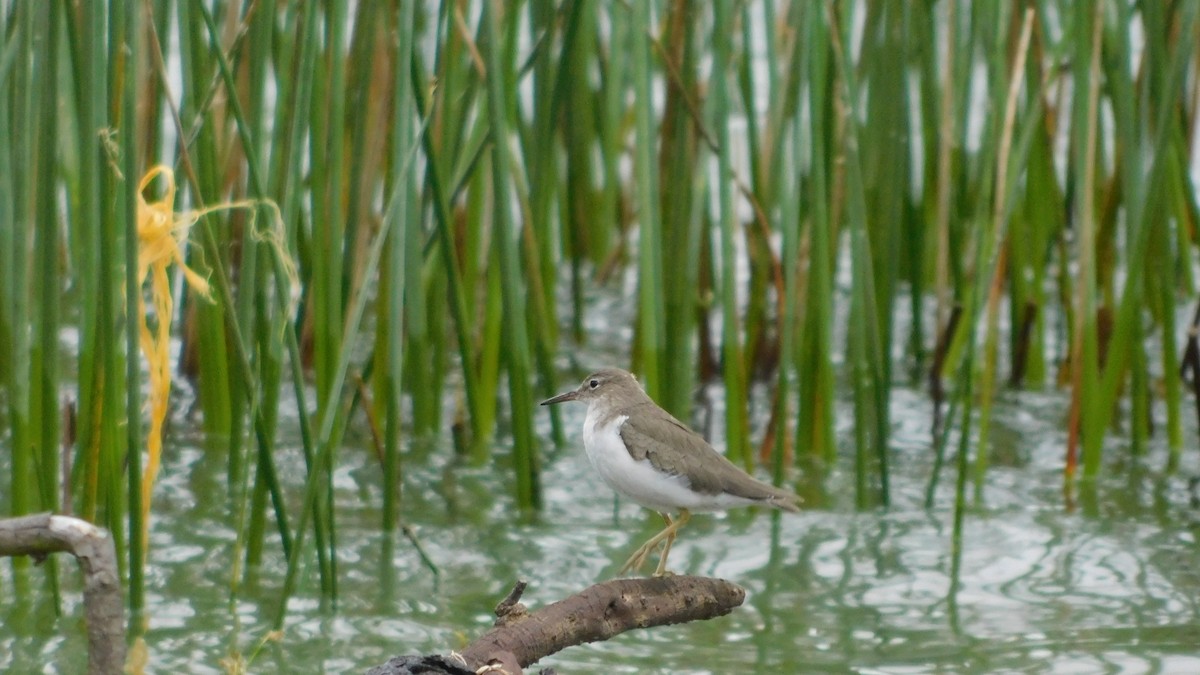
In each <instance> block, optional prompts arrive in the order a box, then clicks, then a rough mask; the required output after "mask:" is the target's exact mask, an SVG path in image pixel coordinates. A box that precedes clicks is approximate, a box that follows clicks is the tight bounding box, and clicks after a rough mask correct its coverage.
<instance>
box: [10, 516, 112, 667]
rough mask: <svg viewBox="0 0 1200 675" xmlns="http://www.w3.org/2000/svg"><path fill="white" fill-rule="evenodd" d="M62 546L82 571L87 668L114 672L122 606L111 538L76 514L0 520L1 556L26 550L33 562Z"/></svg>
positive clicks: (59, 549)
mask: <svg viewBox="0 0 1200 675" xmlns="http://www.w3.org/2000/svg"><path fill="white" fill-rule="evenodd" d="M58 551H66V552H68V553H70V554H72V555H74V556H75V558H76V559H77V560H78V561H79V567H80V569H81V570H82V571H83V604H84V611H85V613H86V616H87V626H88V672H89V673H92V674H93V675H110V674H111V675H119V674H120V673H122V672H123V671H124V667H125V605H124V601H123V600H122V596H121V580H120V576H119V575H118V572H117V552H116V548H115V547H114V546H113V540H112V537H110V536H108V532H107V531H105V530H104V529H102V528H99V527H96V526H95V525H93V524H91V523H89V522H87V521H86V520H80V519H78V518H72V517H70V516H56V515H51V514H49V513H40V514H38V515H34V516H22V517H20V518H11V519H8V520H0V556H16V555H28V556H33V558H34V559H35V560H37V561H39V562H40V561H41V560H44V559H45V557H46V555H47V554H49V553H55V552H58Z"/></svg>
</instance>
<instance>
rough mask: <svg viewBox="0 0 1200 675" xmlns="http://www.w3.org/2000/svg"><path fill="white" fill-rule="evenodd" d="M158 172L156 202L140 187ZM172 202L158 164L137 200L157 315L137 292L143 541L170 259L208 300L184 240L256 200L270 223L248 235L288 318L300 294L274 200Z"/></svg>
mask: <svg viewBox="0 0 1200 675" xmlns="http://www.w3.org/2000/svg"><path fill="white" fill-rule="evenodd" d="M159 176H162V178H163V181H164V182H165V183H166V188H165V189H164V190H163V195H162V197H161V198H160V199H158V200H157V201H153V202H147V201H146V198H145V196H144V195H143V192H144V191H145V189H146V187H147V186H149V185H150V183H151V182H153V181H154V179H155V178H158V177H159ZM174 204H175V172H174V171H172V170H171V168H170V167H168V166H165V165H162V164H160V165H158V166H155V167H153V168H151V169H150V170H149V171H147V172H146V174H145V175H144V176H142V180H141V182H140V183H138V204H137V231H138V270H137V274H138V283H139V285H140V284H144V283H145V282H146V276H147V274H149V275H151V276H150V297H151V299H152V301H153V302H154V315H155V319H156V325H155V327H154V329H153V330H152V329H151V327H150V323H149V316H148V315H147V313H146V303H145V301H144V299H143V298H142V297H141V296H139V297H138V317H139V319H138V320H139V323H140V325H139V327H138V334H139V340H138V341H139V343H140V345H141V350H142V355H143V356H144V357H145V359H146V367H147V370H148V371H149V373H150V394H149V398H148V400H147V406H148V407H149V409H150V430H149V432H148V433H147V436H146V450H147V455H148V459H147V461H146V467H145V471H144V472H143V473H142V534H143V539H142V541H147V539H146V535H147V534H148V532H149V523H150V495H151V492H152V491H153V489H154V481H155V479H156V478H157V477H158V470H159V468H160V466H161V465H162V429H163V422H165V421H166V417H167V404H168V402H169V399H170V396H171V358H170V346H171V345H170V337H171V323H172V320H173V319H174V311H175V305H174V302H173V300H172V298H171V284H170V279H169V277H168V276H167V267H168V266H169V265H171V264H172V263H176V264H178V265H179V267H180V268H181V269H182V270H183V275H184V278H185V279H187V283H188V285H189V286H191V287H192V288H193V289H194V290H195V291H196V293H197V295H199V296H200V297H203V298H205V299H207V300H210V301H211V300H212V295H211V292H210V288H209V284H208V281H207V280H205V278H204V277H202V276H200V275H199V274H198V273H196V271H195V270H193V269H191V268H190V267H188V266H187V264H186V263H185V262H184V259H183V251H182V249H181V247H182V246H183V244H184V243H185V242H186V241H187V240H188V233H189V232H190V231H191V228H192V226H193V225H195V224H196V222H197V221H199V220H200V218H202V217H203V216H205V215H208V214H209V213H212V212H214V211H223V210H229V209H243V208H254V207H256V206H258V205H260V204H263V205H266V206H268V207H270V209H271V212H272V214H273V223H272V224H271V226H269V227H267V228H264V230H263V231H258V230H257V229H255V230H254V231H253V235H254V236H255V238H256V239H258V240H259V241H263V242H265V243H266V244H267V245H269V246H270V247H271V248H272V249H274V250H275V253H276V255H277V256H278V257H279V260H280V261H281V262H282V265H283V271H284V275H285V276H286V277H287V281H288V285H289V287H290V297H289V298H287V299H286V303H287V304H286V307H287V310H286V312H287V317H291V316H293V314H294V312H295V307H296V303H297V300H298V298H299V292H298V288H299V285H300V281H299V278H298V275H297V274H296V267H295V263H294V262H293V261H292V259H291V256H289V255H288V252H287V244H286V243H285V241H284V235H283V218H282V215H281V214H280V212H279V206H278V205H276V204H275V203H274V202H272V201H270V200H262V201H258V200H249V199H246V200H241V201H236V202H227V203H224V204H216V205H213V206H209V207H207V208H204V209H200V210H197V211H181V212H178V213H177V212H175V211H174V210H173V209H174ZM252 220H253V217H252ZM251 227H253V226H251ZM285 323H286V321H285ZM148 548H149V547H148V546H147V548H146V549H144V550H148Z"/></svg>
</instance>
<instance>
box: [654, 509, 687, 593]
mask: <svg viewBox="0 0 1200 675" xmlns="http://www.w3.org/2000/svg"><path fill="white" fill-rule="evenodd" d="M691 517H692V514H691V513H690V512H689V511H688V510H687V509H680V510H679V517H678V518H676V519H675V522H671V520H670V519H669V518H668V519H667V529H665V530H663V532H664V533H666V535H667V539H666V543H665V544H663V552H662V555H661V556H659V558H658V568H657V569H655V570H654V576H656V577H661V576H663V575H664V574H667V555H668V554H669V553H670V552H671V544H674V543H675V534H676V533H677V532H679V528H681V527H683V526H684V525H685V524H687V521H688V520H690V519H691ZM664 518H665V516H664Z"/></svg>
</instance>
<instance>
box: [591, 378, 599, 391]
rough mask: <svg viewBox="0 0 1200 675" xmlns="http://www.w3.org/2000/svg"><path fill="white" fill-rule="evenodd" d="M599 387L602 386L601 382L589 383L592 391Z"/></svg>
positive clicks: (592, 381)
mask: <svg viewBox="0 0 1200 675" xmlns="http://www.w3.org/2000/svg"><path fill="white" fill-rule="evenodd" d="M599 386H600V380H591V381H589V382H588V387H589V388H591V389H595V388H596V387H599Z"/></svg>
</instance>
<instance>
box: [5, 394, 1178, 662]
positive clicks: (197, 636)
mask: <svg viewBox="0 0 1200 675" xmlns="http://www.w3.org/2000/svg"><path fill="white" fill-rule="evenodd" d="M1065 406H1066V400H1065V396H1064V395H1062V394H1059V393H1049V394H1046V393H1021V394H1008V395H1006V396H1004V397H1002V400H1001V401H1000V403H999V408H998V409H997V415H996V427H997V428H996V433H995V436H994V441H995V446H994V452H995V460H994V462H993V465H992V467H991V468H990V470H989V472H988V477H987V484H986V489H985V492H984V499H983V501H982V502H978V503H976V505H975V506H974V508H973V509H972V510H971V512H970V513H969V514H968V516H967V520H966V534H965V542H964V547H965V548H964V555H963V563H962V570H961V573H960V576H959V579H958V584H957V592H956V593H954V594H952V593H951V590H952V585H953V580H952V578H951V564H950V560H951V557H950V541H951V539H950V533H951V526H952V523H951V519H952V503H953V471H954V466H953V463H952V462H951V463H948V466H947V468H946V469H945V472H944V475H943V479H942V482H941V485H940V487H939V492H938V496H937V500H936V504H935V506H934V508H932V509H926V508H924V506H923V502H924V494H925V489H926V485H927V480H928V477H929V473H930V470H931V466H932V451H931V445H930V443H929V434H928V429H927V425H928V420H929V404H928V401H927V397H926V396H925V395H924V393H922V392H918V391H913V390H908V389H903V388H900V389H897V390H896V391H895V393H894V395H893V419H894V425H895V429H894V443H893V447H894V455H893V458H894V462H893V467H894V471H893V481H894V482H893V499H894V504H893V506H892V507H891V508H890V509H887V510H883V509H878V510H871V511H866V512H859V511H856V510H855V508H854V504H853V474H852V467H851V466H850V464H849V463H848V462H846V463H845V464H844V465H840V466H837V467H834V468H833V469H832V470H831V471H830V472H829V474H828V475H826V476H824V477H821V476H816V475H807V476H802V477H801V480H800V490H801V492H802V493H803V494H804V495H805V498H806V500H807V502H808V503H807V508H806V510H805V511H804V512H803V513H801V514H799V515H788V514H776V513H769V512H766V511H761V510H760V511H758V512H754V511H748V510H742V511H736V512H731V513H728V514H718V515H700V516H697V517H696V518H695V519H693V521H692V523H691V524H689V526H688V527H687V528H685V529H684V530H683V533H682V535H681V537H680V539H679V541H678V542H677V543H676V547H675V550H674V551H673V553H672V556H671V561H672V568H673V569H674V570H675V571H677V572H688V573H693V574H704V575H712V576H719V577H724V578H727V579H731V580H733V581H735V582H737V583H739V584H741V585H742V586H744V587H745V588H746V590H747V600H746V603H745V605H743V606H742V607H741V608H739V609H737V610H735V611H734V612H733V613H732V614H731V615H730V616H726V617H722V618H719V619H716V620H712V621H708V622H701V623H696V624H691V625H685V626H674V627H667V628H657V629H653V630H649V631H635V632H631V633H627V634H625V635H622V636H619V637H617V638H616V639H613V640H610V641H608V642H605V643H600V644H594V645H586V646H580V647H575V648H572V649H569V650H566V651H564V652H561V653H559V654H557V655H555V656H552V657H550V658H548V659H546V660H545V661H544V662H543V663H542V664H541V665H543V666H546V665H553V666H556V667H558V668H560V669H561V670H562V672H569V673H588V672H618V673H639V672H672V673H676V672H682V673H689V672H695V673H701V672H761V673H776V672H800V671H805V672H812V671H833V672H839V671H841V672H846V671H852V672H864V673H924V672H948V673H949V672H954V673H957V672H967V671H973V672H982V671H1021V672H1051V671H1052V672H1105V671H1111V672H1116V671H1120V672H1200V565H1197V562H1198V560H1200V559H1198V557H1197V530H1198V527H1200V510H1198V509H1197V508H1196V507H1195V506H1194V505H1193V504H1191V503H1190V499H1191V498H1190V493H1189V486H1188V479H1187V477H1188V476H1192V475H1196V474H1197V473H1198V472H1200V470H1198V467H1197V461H1196V456H1195V453H1194V452H1189V453H1187V454H1186V455H1185V462H1184V467H1183V469H1182V470H1181V471H1180V472H1179V474H1177V475H1174V476H1169V475H1163V474H1161V473H1159V469H1158V467H1161V466H1163V464H1164V457H1163V453H1164V452H1165V450H1163V449H1162V448H1161V447H1159V445H1156V446H1154V450H1153V451H1152V452H1151V454H1150V455H1148V456H1147V457H1146V458H1145V459H1144V461H1142V462H1141V463H1134V464H1129V463H1128V461H1127V460H1126V461H1124V462H1123V464H1124V466H1121V467H1116V466H1110V467H1109V470H1108V471H1107V473H1106V476H1107V477H1106V478H1105V479H1103V480H1102V481H1100V482H1099V483H1098V484H1097V485H1096V486H1095V487H1094V489H1091V490H1081V491H1080V492H1079V494H1078V496H1077V499H1075V500H1074V501H1075V502H1076V503H1074V504H1071V503H1068V501H1067V500H1066V498H1065V497H1064V494H1063V491H1062V477H1061V464H1062V452H1063V450H1062V449H1063V444H1064V438H1063V432H1062V426H1063V425H1062V423H1061V420H1062V414H1063V412H1064V410H1065ZM841 412H842V413H844V415H843V416H842V417H841V419H843V420H846V421H845V422H844V423H843V424H848V423H849V412H850V411H849V407H848V406H844V410H843V411H841ZM563 414H564V421H565V423H566V428H567V429H568V430H569V431H570V433H569V436H568V440H569V442H570V445H569V447H567V448H564V449H562V450H558V451H556V450H554V449H553V448H552V447H551V446H550V444H549V443H548V442H547V443H546V444H545V447H546V449H547V455H546V457H545V465H544V468H545V475H544V485H545V486H546V499H545V502H546V508H545V510H544V512H543V513H542V514H540V516H538V517H537V518H535V519H529V518H522V517H521V516H520V515H519V514H518V513H516V512H515V510H514V508H513V500H512V498H511V497H510V494H511V492H512V486H511V481H510V479H509V476H510V474H511V472H510V471H509V470H508V468H507V467H506V466H505V461H506V457H505V456H504V455H503V452H504V449H503V447H501V448H498V452H500V453H501V455H500V456H499V457H498V459H497V460H496V463H495V465H494V466H486V467H464V466H454V465H451V464H448V463H447V460H446V459H445V458H447V457H449V456H450V455H451V454H452V453H451V452H450V450H449V447H448V446H446V443H445V442H440V443H439V445H438V446H437V447H435V448H433V449H432V451H431V452H428V453H423V454H425V455H426V457H425V458H424V459H418V458H414V457H410V458H409V460H408V461H407V463H406V465H405V471H404V475H405V479H404V504H405V506H404V514H405V518H406V522H407V523H408V524H410V525H411V526H412V527H413V528H414V529H415V531H416V534H417V537H418V538H419V540H420V542H421V544H422V545H423V546H424V548H425V549H426V551H427V552H428V554H429V556H430V557H431V558H432V559H433V561H435V562H436V564H437V566H438V569H439V572H440V575H439V577H435V576H434V574H433V573H432V572H431V571H430V570H429V568H427V567H426V566H424V565H423V564H422V562H421V560H420V558H419V557H418V555H417V554H416V552H415V550H414V548H413V547H412V545H411V544H410V543H409V542H408V541H407V540H406V539H404V538H403V537H400V536H397V538H396V543H395V546H394V548H393V550H392V551H391V554H390V558H391V559H390V564H389V563H388V562H387V561H386V559H385V558H384V555H385V550H384V546H383V542H382V537H381V535H380V534H378V523H379V519H380V515H379V512H378V506H377V505H378V504H379V503H380V493H379V481H380V476H381V473H382V472H381V470H380V468H379V466H378V464H377V462H376V460H375V459H374V458H373V454H372V453H371V452H370V451H369V450H368V449H367V446H366V444H365V442H364V439H363V438H362V437H361V436H355V435H353V434H352V435H351V437H350V439H349V441H348V444H347V446H346V447H345V448H343V450H342V454H341V457H340V467H341V468H339V469H338V471H337V475H336V484H337V496H336V499H337V509H338V513H339V520H338V536H339V551H340V558H339V565H340V570H341V576H340V600H339V604H338V607H337V609H336V611H333V610H332V609H331V608H328V607H323V606H322V604H321V602H320V601H319V599H318V598H319V593H318V590H317V580H316V574H315V564H314V562H313V561H312V560H310V561H309V564H308V566H307V572H306V574H305V577H304V579H303V580H302V589H301V592H300V594H299V596H298V597H297V598H296V599H295V600H293V601H292V603H291V604H290V614H289V617H290V618H289V620H288V622H287V629H286V633H285V636H284V639H283V643H282V644H275V643H270V644H268V645H266V646H265V647H263V648H262V650H261V651H259V652H258V654H257V656H256V657H255V659H254V661H253V663H252V664H251V672H359V671H361V670H363V669H365V668H367V667H369V666H371V665H374V664H378V663H381V662H383V661H385V660H386V659H387V658H388V657H389V656H392V655H395V654H400V653H427V652H446V651H449V650H451V649H455V648H458V647H461V646H463V645H464V644H465V643H466V641H467V640H469V638H470V637H472V636H475V635H478V634H480V633H482V632H483V631H484V630H485V629H486V628H487V627H488V626H489V625H490V620H491V616H490V612H491V608H492V607H493V606H494V605H495V603H496V602H497V601H498V600H499V599H500V598H502V597H503V596H504V595H505V594H506V593H507V591H508V589H509V588H510V587H511V585H512V583H513V582H514V581H515V580H516V579H518V578H521V579H526V580H528V581H529V582H530V586H529V590H528V591H527V592H526V594H525V597H524V601H525V602H526V603H527V604H529V605H531V606H532V607H537V606H541V605H543V604H547V603H549V602H553V601H555V600H557V599H560V598H562V597H564V596H566V595H568V594H570V593H572V592H575V591H577V590H580V589H582V588H584V587H585V586H587V585H589V584H591V583H593V582H595V581H598V580H602V579H606V578H609V577H611V576H612V575H613V574H614V573H615V571H616V569H617V567H618V566H619V565H620V564H621V562H623V561H624V559H625V557H626V556H627V555H628V553H629V552H630V551H631V550H632V549H633V548H634V547H636V546H637V544H638V543H640V541H642V540H644V539H645V538H647V537H649V536H650V535H651V534H653V533H654V532H655V531H656V530H657V528H658V527H659V526H660V521H659V520H658V518H657V517H656V516H653V515H651V514H648V513H647V512H645V511H643V510H642V509H640V508H638V507H637V506H635V505H633V504H629V503H622V504H616V503H615V502H614V499H613V496H612V493H611V492H610V491H609V490H608V489H607V488H606V487H604V486H603V485H602V484H599V483H598V482H597V480H596V478H595V476H594V475H593V474H592V473H591V469H590V466H589V465H588V463H587V460H586V458H585V457H584V455H583V453H582V450H581V449H580V448H579V447H578V446H579V427H580V425H581V423H582V415H583V407H582V406H567V407H565V408H564V410H563ZM548 426H549V425H548V422H546V420H543V428H542V430H541V431H542V433H543V437H544V438H546V437H548ZM1188 437H1189V438H1195V429H1194V428H1192V429H1189V436H1188ZM202 441H203V439H202V438H200V437H199V436H198V431H196V429H195V428H194V427H189V426H188V423H187V421H186V420H185V419H183V418H180V419H177V420H176V426H175V427H174V432H173V436H172V442H171V443H170V444H169V447H168V452H167V456H166V461H165V466H164V469H163V473H162V477H161V479H160V482H159V484H158V487H157V488H156V491H155V502H154V513H155V515H154V520H153V526H152V531H151V538H152V548H151V559H152V564H151V566H150V569H149V577H148V579H147V588H148V598H147V606H148V609H149V612H148V613H149V616H150V631H149V633H148V635H147V640H148V643H149V647H150V667H149V669H148V671H149V672H194V673H220V672H222V668H221V664H220V660H221V659H222V658H224V657H226V656H228V653H229V650H230V647H231V645H234V644H236V646H237V647H238V649H240V651H242V652H243V653H244V654H247V655H248V654H250V653H252V652H254V651H255V648H256V646H257V643H258V641H259V640H260V639H261V638H262V637H263V635H264V634H265V633H266V631H267V628H268V626H269V622H270V620H271V616H272V615H273V612H274V609H275V607H276V602H277V598H278V593H279V589H280V586H281V584H282V578H283V563H282V560H281V556H280V552H279V548H278V543H277V541H273V542H272V543H271V545H270V548H269V554H268V556H267V560H268V562H267V564H266V565H264V567H262V568H261V569H258V570H255V571H254V573H253V574H252V577H251V579H250V581H249V582H248V583H247V584H246V586H245V588H244V591H243V599H242V600H241V601H240V602H239V603H238V605H237V608H236V612H234V611H231V610H230V608H229V604H228V590H227V589H228V587H229V581H230V580H229V555H230V547H231V545H232V542H233V531H232V529H231V526H230V522H231V518H230V517H229V515H228V513H229V511H228V506H227V504H226V496H225V495H226V492H225V460H224V457H222V456H220V455H219V454H215V453H210V452H207V451H205V450H204V449H203V446H204V444H203V442H202ZM1156 443H1158V444H1160V445H1161V443H1162V441H1161V439H1159V440H1156ZM503 444H504V442H503V441H502V442H501V445H502V446H503ZM1110 450H1111V451H1112V452H1111V453H1110V455H1109V456H1110V457H1127V456H1128V453H1127V451H1126V449H1124V448H1121V447H1118V446H1117V445H1116V444H1114V446H1113V447H1111V448H1110ZM280 462H281V464H280V465H281V468H282V471H281V473H282V475H283V477H284V480H286V481H287V483H288V485H289V486H290V487H289V494H290V495H291V498H292V499H293V508H295V506H296V500H298V495H299V493H300V487H301V484H302V471H301V468H300V467H302V465H303V463H302V459H301V456H300V454H299V451H298V450H297V449H296V448H295V447H292V448H290V449H289V450H287V451H285V452H284V453H283V454H282V456H281V457H280ZM63 569H64V570H65V573H64V574H63V579H64V582H65V593H64V598H65V601H64V605H63V610H64V615H63V616H62V617H61V618H55V616H54V614H53V608H52V606H51V605H50V602H49V599H48V594H47V593H46V592H45V591H44V590H43V588H42V583H41V574H40V572H36V571H35V572H33V573H31V574H28V575H25V577H24V578H23V579H22V581H23V584H22V585H23V586H25V587H26V588H27V589H28V590H27V591H26V592H25V593H23V594H22V596H21V597H20V598H16V597H15V595H14V592H13V589H14V582H15V581H17V580H15V579H14V578H13V573H12V571H11V568H10V567H9V566H8V565H4V566H3V572H2V573H0V584H2V588H3V589H4V594H3V596H2V598H0V616H2V617H3V621H4V629H3V631H0V668H2V669H4V670H5V671H8V672H15V673H23V672H51V673H53V672H57V673H74V672H81V671H82V669H83V667H84V663H85V658H86V653H85V649H86V640H85V637H84V634H83V627H82V625H81V618H80V617H81V614H82V610H81V607H80V606H79V590H80V589H79V580H78V575H77V574H76V572H75V569H74V566H73V565H72V564H70V562H69V561H68V560H66V559H64V560H63Z"/></svg>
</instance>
